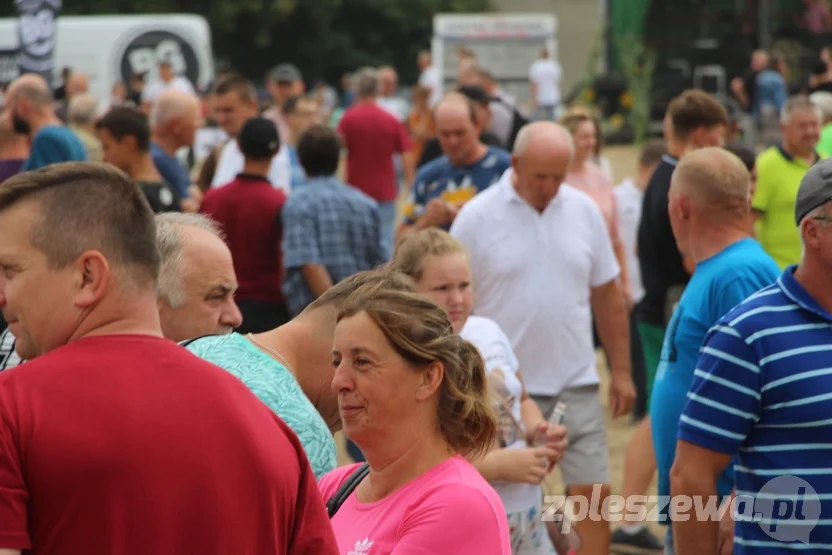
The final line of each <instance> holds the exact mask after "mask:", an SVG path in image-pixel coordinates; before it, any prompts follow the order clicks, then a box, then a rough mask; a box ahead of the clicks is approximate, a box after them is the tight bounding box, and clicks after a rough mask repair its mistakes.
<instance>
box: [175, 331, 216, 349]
mask: <svg viewBox="0 0 832 555" xmlns="http://www.w3.org/2000/svg"><path fill="white" fill-rule="evenodd" d="M216 335H218V334H216V333H209V334H206V335H200V336H199V337H194V338H193V339H186V340H185V341H180V342H179V346H180V347H187V346H188V345H190V344H191V343H193V342H194V341H199V340H200V339H205V338H206V337H215V336H216Z"/></svg>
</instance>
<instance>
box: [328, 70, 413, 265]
mask: <svg viewBox="0 0 832 555" xmlns="http://www.w3.org/2000/svg"><path fill="white" fill-rule="evenodd" d="M356 96H357V100H356V103H355V104H354V105H353V107H352V108H350V109H349V110H347V112H346V113H345V114H344V117H343V118H341V121H340V123H339V124H338V131H339V132H340V133H341V135H342V136H343V138H344V145H345V146H346V147H347V183H349V184H350V185H352V186H353V187H355V188H356V189H359V190H361V191H363V192H364V193H366V194H367V195H368V196H369V197H371V198H373V199H375V200H376V201H378V205H379V206H378V208H379V216H380V218H381V227H382V237H383V238H384V242H385V246H386V247H387V250H388V253H391V254H392V250H393V235H394V228H395V224H396V197H397V195H398V185H397V183H396V168H395V166H394V163H393V155H394V154H401V155H402V161H403V164H404V178H405V181H406V182H407V183H412V182H413V176H414V161H413V160H412V159H411V158H410V156H409V154H408V152H409V151H410V149H411V148H412V142H411V140H410V135H408V133H407V129H406V128H405V127H404V125H402V124H401V123H400V122H399V121H398V120H397V119H396V118H395V117H393V116H392V115H391V114H390V113H389V112H387V111H386V110H384V109H383V108H381V107H380V106H378V104H377V102H376V100H377V96H378V73H377V72H376V71H375V70H371V69H364V70H361V72H359V74H358V85H357V90H356Z"/></svg>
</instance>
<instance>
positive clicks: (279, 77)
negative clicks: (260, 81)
mask: <svg viewBox="0 0 832 555" xmlns="http://www.w3.org/2000/svg"><path fill="white" fill-rule="evenodd" d="M269 79H270V80H271V81H273V82H275V83H294V82H295V81H301V80H303V75H301V73H300V70H299V69H298V68H297V67H296V66H295V65H294V64H280V65H279V66H277V67H276V68H274V69H273V70H271V72H270V73H269Z"/></svg>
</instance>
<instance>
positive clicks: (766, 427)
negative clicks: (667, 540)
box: [671, 160, 832, 555]
mask: <svg viewBox="0 0 832 555" xmlns="http://www.w3.org/2000/svg"><path fill="white" fill-rule="evenodd" d="M795 216H796V221H797V223H798V226H799V228H800V233H801V238H802V240H803V246H804V253H803V259H802V261H801V263H800V265H799V266H791V267H789V268H787V269H786V270H785V272H784V273H783V275H782V276H781V277H780V278H779V279H778V280H777V282H776V283H774V284H773V285H771V286H769V287H766V288H765V289H762V290H761V291H759V292H758V293H755V294H754V295H752V296H751V297H749V298H748V299H746V300H745V301H744V302H743V303H741V304H740V305H739V306H737V307H736V308H735V309H734V310H732V311H731V312H729V313H728V314H727V315H726V316H725V317H723V318H722V319H721V320H720V321H719V322H718V323H717V325H716V326H714V327H713V329H712V330H711V331H710V332H709V333H708V337H707V338H706V340H705V344H704V346H703V349H702V355H701V357H700V359H699V363H698V365H697V369H696V371H695V372H694V379H693V383H692V385H691V390H690V392H689V394H688V400H687V403H686V406H685V408H684V411H683V412H682V417H681V421H680V424H679V441H678V444H677V448H676V449H677V451H676V461H675V463H674V465H673V470H672V472H671V491H672V493H673V495H685V496H691V497H693V496H703V497H707V496H713V495H715V494H716V492H717V486H716V483H717V478H718V477H719V476H720V474H721V473H722V471H723V469H724V468H725V467H726V466H727V465H728V464H729V463H730V462H731V459H732V458H734V457H736V458H735V465H734V471H735V488H736V495H737V497H738V498H741V499H743V502H742V503H737V504H735V509H736V511H737V513H739V514H736V513H735V521H736V523H735V526H734V537H733V553H735V554H739V555H748V554H754V555H756V554H768V553H785V552H791V551H795V552H797V551H802V552H812V553H816V552H823V551H832V464H830V463H831V462H832V425H830V424H832V225H830V222H832V161H830V160H827V161H823V162H820V163H819V164H817V165H815V166H814V167H812V168H811V169H810V170H809V171H808V172H807V173H806V175H805V176H804V178H803V180H802V182H801V184H800V189H799V192H798V196H797V201H796V204H795ZM687 512H688V513H689V515H690V519H689V520H688V521H685V522H683V521H681V519H680V518H679V517H680V516H681V515H680V514H676V515H675V516H674V527H673V531H674V535H675V540H676V550H677V553H679V555H691V554H700V553H701V554H708V555H712V554H714V553H731V552H732V546H731V543H730V541H731V540H730V533H728V534H725V535H723V534H721V533H720V532H721V531H720V530H719V526H718V524H717V523H716V522H715V521H697V519H696V515H695V513H694V512H693V511H687Z"/></svg>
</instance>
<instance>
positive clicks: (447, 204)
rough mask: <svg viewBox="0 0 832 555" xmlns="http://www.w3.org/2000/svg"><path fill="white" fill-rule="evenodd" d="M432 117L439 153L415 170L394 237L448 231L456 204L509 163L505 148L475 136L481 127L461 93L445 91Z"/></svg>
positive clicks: (493, 180) (492, 179)
mask: <svg viewBox="0 0 832 555" xmlns="http://www.w3.org/2000/svg"><path fill="white" fill-rule="evenodd" d="M434 119H435V121H436V136H437V138H438V139H439V144H440V146H441V147H442V152H443V153H444V156H442V157H440V158H437V159H436V160H433V161H432V162H430V163H428V164H426V165H424V166H422V167H421V168H419V172H418V173H417V174H416V180H415V181H414V183H413V187H411V189H410V196H409V198H408V203H407V207H406V209H405V218H404V223H403V224H402V226H401V228H400V229H399V238H400V239H401V238H403V237H404V236H406V235H407V234H409V233H412V232H414V231H418V230H420V229H425V228H429V227H441V228H443V229H445V230H447V229H449V228H450V226H451V223H453V221H454V218H455V217H456V214H457V212H459V209H460V208H461V207H462V205H463V204H465V203H466V202H468V201H469V200H471V199H472V198H474V197H475V196H476V195H477V194H478V193H480V192H481V191H484V190H486V189H487V188H489V187H490V186H491V185H493V184H494V183H496V182H497V181H498V180H499V179H500V177H502V175H503V173H504V172H505V171H506V170H507V169H508V168H510V167H511V156H510V155H509V154H508V152H506V151H505V150H503V149H501V148H498V147H495V146H486V145H485V144H484V143H483V142H482V141H481V140H480V134H481V132H482V129H481V127H480V125H479V122H478V120H477V115H476V110H475V107H474V105H473V104H472V103H471V101H470V100H469V99H468V98H467V97H465V96H463V95H461V94H459V93H450V94H448V95H447V96H445V97H444V98H443V99H442V100H440V101H439V103H438V104H437V105H436V108H435V109H434Z"/></svg>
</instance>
